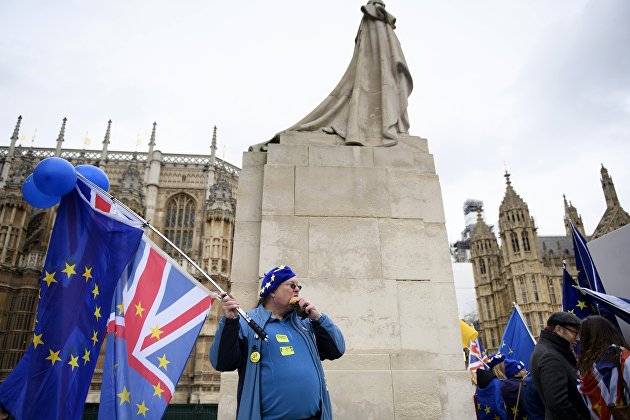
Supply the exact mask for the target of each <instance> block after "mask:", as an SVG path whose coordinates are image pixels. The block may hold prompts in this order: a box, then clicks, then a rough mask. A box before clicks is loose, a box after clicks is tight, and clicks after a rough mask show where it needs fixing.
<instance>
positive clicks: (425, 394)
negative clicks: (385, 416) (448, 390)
mask: <svg viewBox="0 0 630 420" xmlns="http://www.w3.org/2000/svg"><path fill="white" fill-rule="evenodd" d="M440 375H441V374H440V373H438V372H436V371H404V370H403V371H401V370H394V371H392V386H393V389H394V410H395V416H396V420H398V419H419V418H422V419H427V420H429V419H435V420H438V419H443V418H444V415H443V414H444V413H443V411H442V404H441V401H440V399H441V398H440V397H441V395H440V392H441V391H442V390H441V389H440V386H439V377H440ZM460 397H461V396H460ZM469 404H470V402H469ZM470 406H471V407H472V404H470ZM471 414H472V413H471ZM463 418H466V417H463Z"/></svg>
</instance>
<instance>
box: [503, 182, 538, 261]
mask: <svg viewBox="0 0 630 420" xmlns="http://www.w3.org/2000/svg"><path fill="white" fill-rule="evenodd" d="M505 182H506V188H505V196H504V197H503V201H502V202H501V206H500V207H499V229H500V231H501V242H502V247H501V249H502V251H503V260H504V261H505V262H506V263H511V262H518V261H523V260H532V261H533V260H536V259H537V258H538V252H539V251H538V236H537V234H536V226H535V224H534V219H533V218H532V217H531V216H530V214H529V207H528V206H527V203H525V201H524V200H523V199H522V198H521V197H520V196H519V195H518V194H517V193H516V191H514V188H513V187H512V182H511V181H510V174H509V173H508V172H507V171H506V172H505Z"/></svg>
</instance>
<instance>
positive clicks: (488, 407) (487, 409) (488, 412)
mask: <svg viewBox="0 0 630 420" xmlns="http://www.w3.org/2000/svg"><path fill="white" fill-rule="evenodd" d="M485 411H486V414H490V406H488V405H486V410H485Z"/></svg>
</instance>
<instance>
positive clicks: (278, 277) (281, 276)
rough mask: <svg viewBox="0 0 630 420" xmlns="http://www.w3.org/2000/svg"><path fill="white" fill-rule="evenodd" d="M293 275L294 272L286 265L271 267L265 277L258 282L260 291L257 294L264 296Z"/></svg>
mask: <svg viewBox="0 0 630 420" xmlns="http://www.w3.org/2000/svg"><path fill="white" fill-rule="evenodd" d="M293 277H295V273H294V272H293V270H291V267H289V266H288V265H279V266H277V267H274V268H272V269H271V270H269V271H268V272H267V274H265V277H263V279H262V283H260V292H259V293H258V296H260V297H261V298H264V297H265V296H267V295H268V294H269V293H271V292H272V291H273V290H274V289H275V288H276V287H278V286H280V284H282V283H283V282H285V281H287V280H289V279H292V278H293Z"/></svg>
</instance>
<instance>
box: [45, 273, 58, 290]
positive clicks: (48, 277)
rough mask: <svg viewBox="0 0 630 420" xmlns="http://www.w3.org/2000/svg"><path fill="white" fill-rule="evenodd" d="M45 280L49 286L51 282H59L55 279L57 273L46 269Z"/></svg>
mask: <svg viewBox="0 0 630 420" xmlns="http://www.w3.org/2000/svg"><path fill="white" fill-rule="evenodd" d="M44 281H45V282H46V284H47V285H48V287H50V284H51V283H57V280H55V273H54V272H53V273H52V274H51V273H49V272H48V271H46V276H45V277H44Z"/></svg>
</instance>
